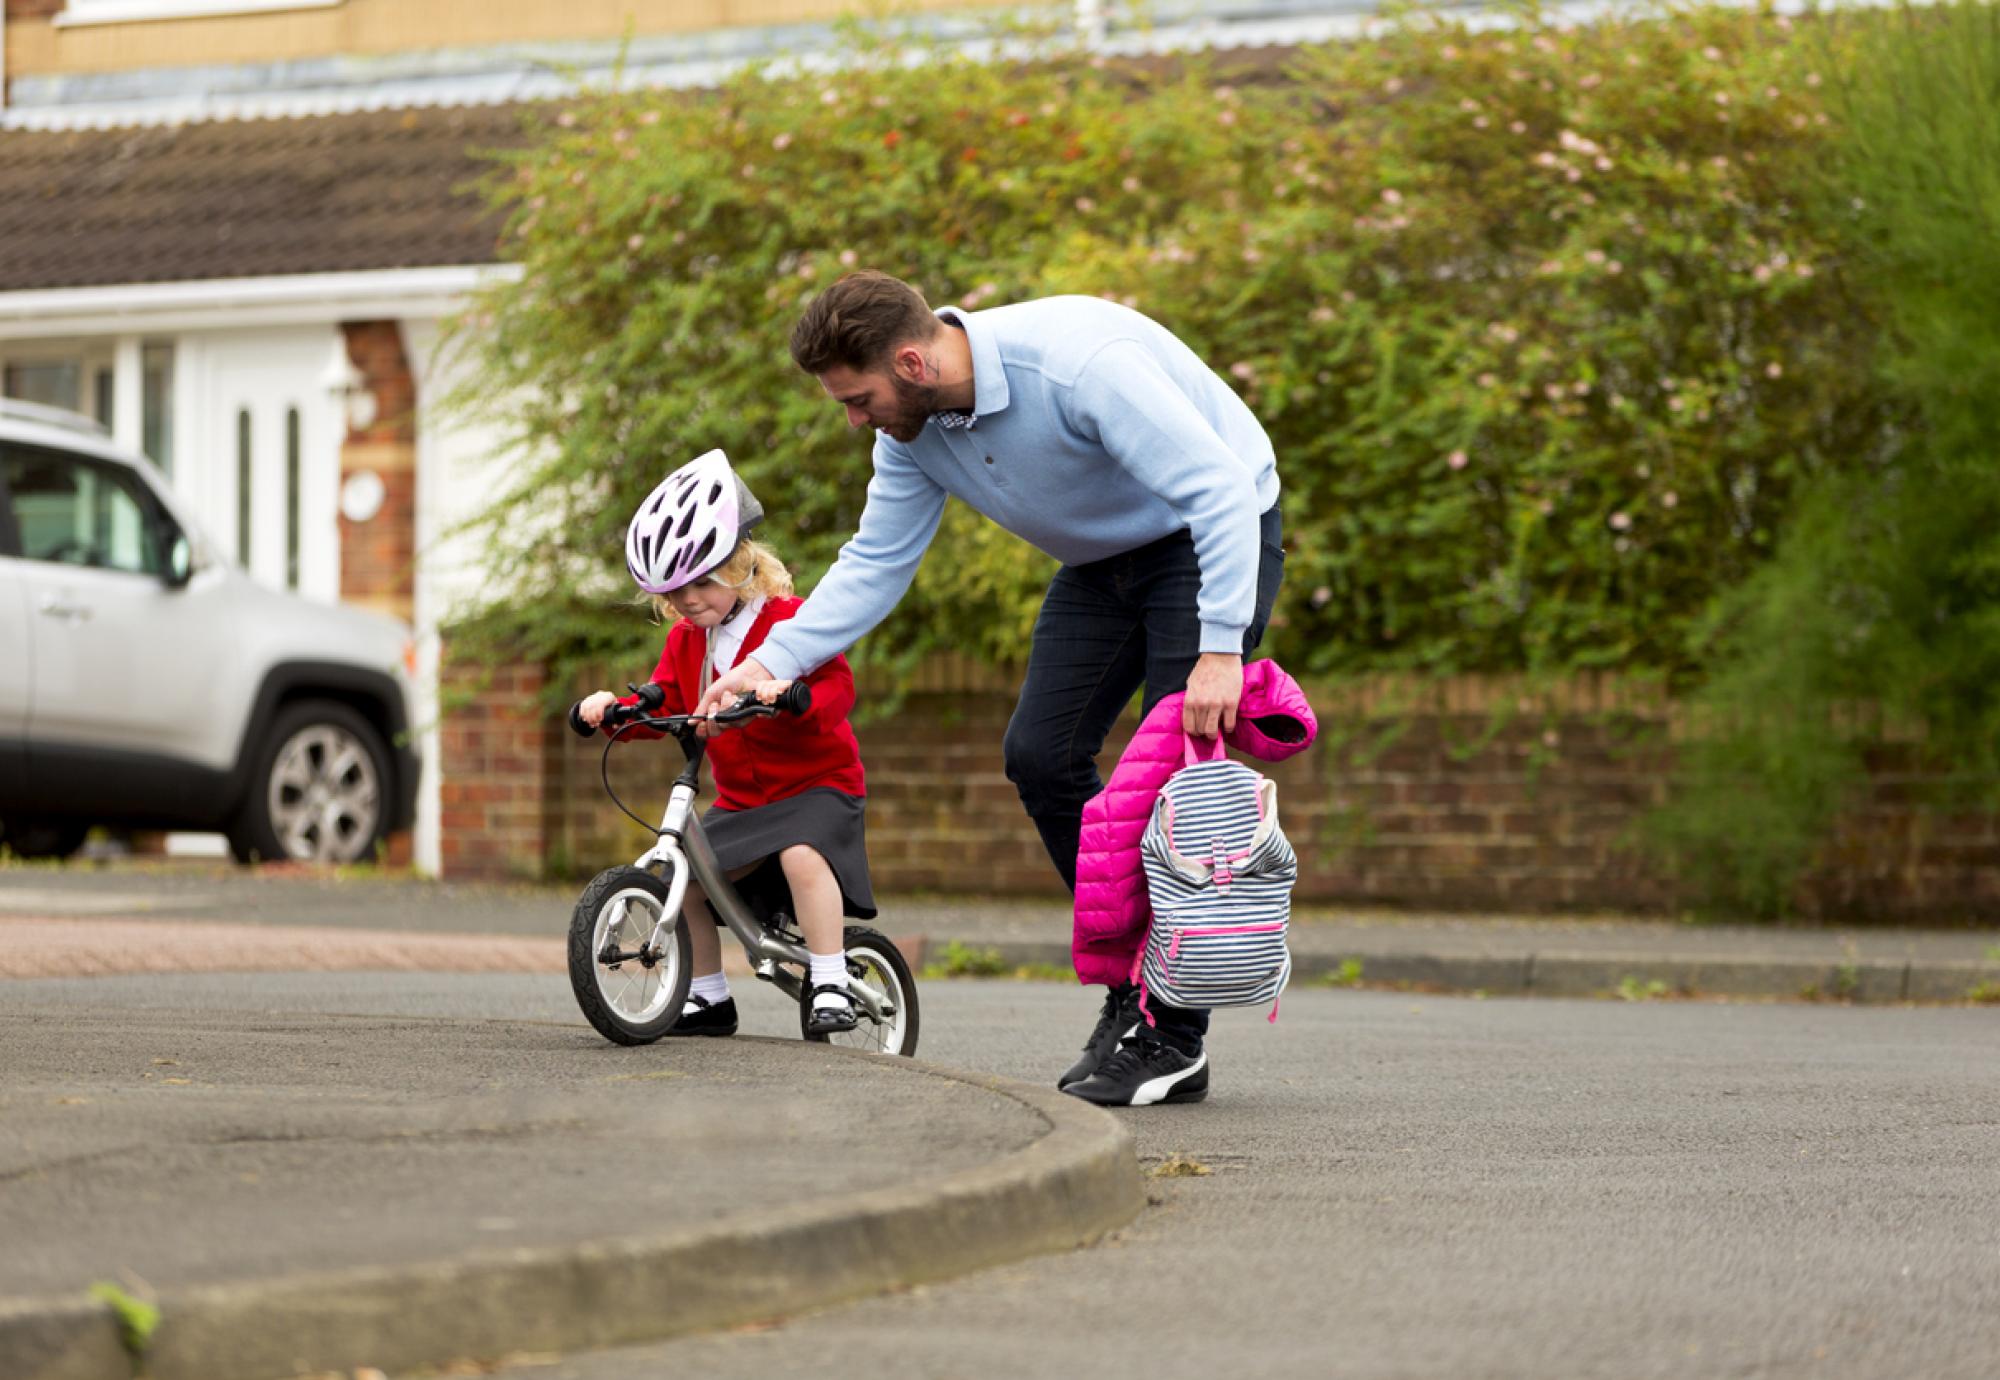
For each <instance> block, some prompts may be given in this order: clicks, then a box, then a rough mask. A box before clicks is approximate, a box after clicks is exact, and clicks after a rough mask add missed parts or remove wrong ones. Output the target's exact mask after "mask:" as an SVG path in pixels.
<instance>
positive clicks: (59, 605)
mask: <svg viewBox="0 0 2000 1380" xmlns="http://www.w3.org/2000/svg"><path fill="white" fill-rule="evenodd" d="M41 610H42V612H43V613H45V614H47V615H48V616H49V617H50V618H67V619H68V620H69V621H70V622H72V623H82V622H85V621H86V620H88V619H89V617H90V606H89V605H87V604H72V603H69V602H67V601H65V600H64V599H63V597H62V596H61V595H60V594H44V595H43V596H42V603H41Z"/></svg>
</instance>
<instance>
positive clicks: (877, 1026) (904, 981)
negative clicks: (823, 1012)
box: [799, 925, 918, 1056]
mask: <svg viewBox="0 0 2000 1380" xmlns="http://www.w3.org/2000/svg"><path fill="white" fill-rule="evenodd" d="M842 942H843V943H845V944H846V946H847V972H848V976H849V977H851V978H856V979H859V980H860V981H862V982H866V983H868V984H869V985H870V986H871V987H873V988H874V989H875V990H876V991H878V992H881V993H882V994H883V995H884V996H886V997H888V998H889V1000H890V1002H891V1003H892V1004H893V1006H894V1013H893V1015H892V1017H891V1019H890V1020H889V1021H888V1022H887V1023H884V1022H881V1021H877V1020H876V1019H874V1018H873V1017H872V1016H870V1015H869V1014H868V1012H867V1011H866V1010H865V1009H864V1008H863V1007H862V1006H861V1004H860V1003H859V1002H857V1003H855V1007H854V1014H855V1016H856V1017H857V1018H858V1023H857V1024H856V1025H855V1027H854V1029H852V1030H849V1031H843V1032H842V1033H840V1034H838V1035H811V1034H807V1032H806V1026H807V1025H808V1024H809V1023H810V1022H811V1020H812V992H811V988H812V984H811V983H810V982H808V983H807V984H806V989H807V990H806V992H805V994H804V995H803V996H802V997H801V998H800V1000H799V1034H800V1035H802V1036H804V1037H805V1038H806V1039H808V1040H811V1041H813V1042H814V1043H816V1044H836V1045H845V1046H847V1047H848V1048H849V1049H865V1050H868V1051H869V1052H871V1053H874V1054H901V1055H904V1056H910V1055H914V1054H915V1053H916V1052H917V1026H918V1021H917V1017H918V1008H917V978H916V974H914V973H912V972H911V971H910V965H909V962H908V960H906V959H905V958H904V957H903V951H902V950H901V949H898V948H897V947H896V946H895V945H894V944H892V943H890V942H889V937H888V936H887V935H885V934H883V933H882V932H881V931H880V930H871V929H869V928H868V927H867V926H866V925H849V926H848V927H847V930H846V932H845V934H844V935H843V936H842Z"/></svg>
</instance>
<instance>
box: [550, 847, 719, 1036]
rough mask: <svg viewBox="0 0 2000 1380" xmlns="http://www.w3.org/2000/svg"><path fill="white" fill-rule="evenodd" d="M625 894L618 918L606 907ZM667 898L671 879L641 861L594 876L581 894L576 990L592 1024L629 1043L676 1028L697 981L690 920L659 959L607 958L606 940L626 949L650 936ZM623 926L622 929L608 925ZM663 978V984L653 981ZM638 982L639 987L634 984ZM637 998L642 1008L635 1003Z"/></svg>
mask: <svg viewBox="0 0 2000 1380" xmlns="http://www.w3.org/2000/svg"><path fill="white" fill-rule="evenodd" d="M639 893H643V894H644V896H646V897H650V898H652V899H651V905H650V908H648V907H647V906H645V905H644V904H643V903H641V904H640V905H639V907H638V909H636V910H634V909H633V906H634V903H635V902H639V901H640V896H639ZM621 899H622V900H623V901H624V903H625V906H626V910H625V912H624V913H623V914H622V915H619V916H616V917H609V916H606V914H605V912H606V911H607V910H608V909H609V908H611V907H612V906H614V905H616V904H618V903H619V901H620V900H621ZM666 904H667V884H666V883H665V882H664V881H662V880H660V879H659V878H658V877H655V876H654V875H653V874H652V873H650V872H648V871H646V870H645V869H644V868H639V867H614V868H610V869H609V870H607V871H604V872H600V873H598V874H597V875H596V876H595V877H593V878H591V881H590V885H589V886H587V887H585V888H584V889H583V895H581V896H579V897H577V899H576V912H575V914H573V915H572V916H571V917H570V922H569V989H570V991H571V992H573V993H575V994H576V1004H577V1006H578V1007H580V1008H581V1009H582V1011H583V1018H584V1019H585V1020H587V1021H589V1022H590V1024H591V1028H592V1029H594V1030H596V1031H597V1033H598V1034H600V1035H602V1036H603V1037H604V1038H605V1039H607V1040H611V1041H613V1042H615V1043H617V1044H621V1045H647V1044H651V1043H652V1042H653V1041H655V1040H657V1039H659V1038H660V1037H661V1036H662V1035H664V1034H666V1033H667V1032H668V1031H669V1030H671V1029H673V1026H674V1022H675V1021H677V1020H679V1019H680V1018H681V1008H682V1007H683V1006H685V1005H687V994H688V987H689V985H690V984H691V983H692V982H693V981H694V946H693V944H692V943H691V942H690V941H689V939H688V932H687V926H686V925H685V924H683V923H679V922H678V920H677V923H676V924H675V925H674V928H673V940H672V942H671V943H670V944H669V945H668V948H667V951H666V952H665V953H664V954H662V955H661V956H660V957H659V958H658V959H657V960H655V961H654V962H653V963H650V964H648V963H644V962H641V961H640V960H637V959H627V960H626V961H625V962H623V963H615V964H603V963H600V962H598V954H599V952H600V951H601V949H602V946H603V944H604V942H605V940H606V939H607V937H608V938H611V939H612V940H613V942H618V941H620V940H623V941H626V942H627V943H629V945H630V947H629V948H627V947H626V946H625V943H619V952H623V953H636V952H637V951H638V949H639V947H640V946H641V945H643V944H644V943H645V942H646V939H647V937H648V936H649V935H650V934H651V932H652V929H653V926H654V924H655V923H657V921H658V919H659V916H660V913H661V912H662V911H663V910H665V908H666ZM614 924H615V925H617V926H618V927H619V929H620V933H618V934H616V935H607V934H606V933H605V930H606V929H608V928H609V927H610V926H612V925H614ZM654 978H657V979H658V980H659V986H658V987H657V988H656V987H652V986H650V983H651V981H652V980H653V979H654ZM634 983H637V984H638V987H637V990H636V991H635V990H634V987H633V984H634ZM632 998H636V999H637V1006H638V1008H639V1009H637V1010H634V1009H632V1008H633V1001H632V1000H631V999H632Z"/></svg>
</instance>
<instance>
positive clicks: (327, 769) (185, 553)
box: [0, 399, 417, 862]
mask: <svg viewBox="0 0 2000 1380" xmlns="http://www.w3.org/2000/svg"><path fill="white" fill-rule="evenodd" d="M409 636H410V635H409V630H408V629H407V628H405V627H404V626H403V625H402V624H400V623H397V622H395V621H394V620H392V619H388V618H382V617H378V616H376V615H374V614H368V613H362V612H359V611H357V610H354V609H347V608H329V607H327V606H325V605H322V604H315V603H311V602H308V601H306V600H304V599H300V598H297V597H295V596H292V595H287V594H281V593H278V592H276V591H274V590H270V589H266V588H264V587H263V586H261V585H259V584H257V583H255V582H254V581H252V580H251V579H250V578H249V576H247V575H245V574H244V573H243V572H241V571H240V570H237V569H236V568H235V567H233V566H232V565H231V564H230V563H229V562H228V561H227V560H225V559H223V558H222V557H221V556H220V555H219V554H218V552H217V550H216V548H215V546H214V544H213V543H212V542H210V541H209V540H208V539H207V538H206V537H205V536H204V535H203V534H202V533H201V532H200V530H199V529H198V528H197V527H196V526H195V525H194V524H193V523H192V522H190V521H189V520H188V519H187V517H186V516H185V515H184V514H183V513H182V512H181V511H180V510H179V509H178V508H177V506H176V504H175V502H174V499H173V497H172V496H171V495H170V494H169V493H168V492H167V490H166V486H165V484H164V483H163V482H162V481H161V479H160V477H159V475H158V473H157V471H155V470H154V468H153V466H152V465H151V463H150V462H148V461H147V460H145V459H143V458H142V457H140V456H136V455H133V454H131V453H129V452H126V451H124V450H121V449H120V448H119V447H117V446H116V445H114V444H113V443H112V442H111V440H110V438H109V436H108V435H106V433H105V431H104V429H103V428H102V427H100V426H99V425H98V424H97V423H96V422H94V421H91V420H89V419H88V418H85V417H81V416H77V415H75V414H73V413H69V412H63V411H59V410H56V409H53V408H47V407H38V406H35V405H33V404H29V403H21V402H14V401H10V400H5V399H0V843H4V844H5V845H6V846H8V847H9V848H11V849H12V850H13V851H14V852H15V853H17V854H24V855H30V856H39V857H64V856H67V855H68V854H70V853H73V852H75V851H76V849H77V848H78V847H79V846H80V845H81V844H82V842H83V838H84V835H85V833H86V832H87V831H88V830H89V828H90V826H92V825H93V824H111V825H125V826H132V827H139V828H156V829H198V830H221V831H222V832H223V833H225V834H227V835H228V837H229V842H230V848H231V851H232V852H234V853H235V855H236V856H237V857H238V858H240V859H243V860H246V861H248V860H250V859H252V858H258V857H262V858H286V857H291V858H311V859H318V860H322V861H330V862H349V861H353V860H355V859H359V858H367V857H369V856H371V855H372V853H373V851H374V849H375V846H376V844H377V843H378V842H380V841H381V840H382V839H383V838H384V837H385V836H387V835H388V834H389V833H390V832H391V831H393V830H397V829H402V828H406V827H408V826H409V824H410V822H411V820H412V819H413V817H414V813H415V809H414V807H415V800H416V787H417V759H416V755H415V753H414V751H413V750H412V747H411V745H410V743H409V741H408V735H409V729H410V711H409V683H408V669H407V665H408V657H409V649H410V640H409Z"/></svg>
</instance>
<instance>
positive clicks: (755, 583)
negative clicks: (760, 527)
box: [645, 537, 792, 623]
mask: <svg viewBox="0 0 2000 1380" xmlns="http://www.w3.org/2000/svg"><path fill="white" fill-rule="evenodd" d="M701 578H702V579H704V580H713V581H715V583H717V584H719V585H723V586H725V587H727V588H730V589H733V590H735V591H736V593H737V595H738V597H740V598H743V599H758V598H763V599H771V598H777V597H779V596H783V595H788V594H790V593H791V592H792V572H791V571H789V570H787V569H785V563H784V562H783V561H781V560H779V559H778V553H777V552H775V551H773V550H772V549H771V548H770V547H768V546H766V545H764V543H763V542H761V541H751V540H750V539H749V538H748V537H746V538H744V539H743V540H742V541H740V542H738V543H736V549H735V550H734V551H732V552H730V553H729V559H728V560H726V561H724V562H723V563H722V564H721V565H719V566H717V567H715V569H713V570H711V571H709V572H708V574H706V575H704V576H702V577H701ZM645 599H646V600H647V602H649V603H650V604H651V605H652V606H653V616H654V618H655V619H656V620H657V621H659V622H662V623H671V622H673V621H675V620H676V619H678V618H679V617H680V613H679V612H678V611H677V610H676V609H675V608H674V606H673V605H672V604H671V603H669V602H668V601H667V596H666V595H664V594H648V595H646V596H645Z"/></svg>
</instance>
